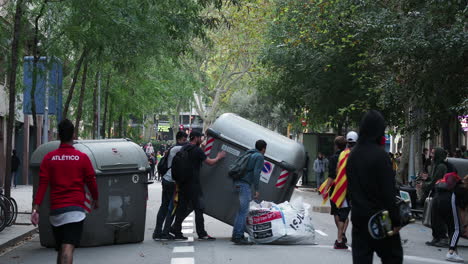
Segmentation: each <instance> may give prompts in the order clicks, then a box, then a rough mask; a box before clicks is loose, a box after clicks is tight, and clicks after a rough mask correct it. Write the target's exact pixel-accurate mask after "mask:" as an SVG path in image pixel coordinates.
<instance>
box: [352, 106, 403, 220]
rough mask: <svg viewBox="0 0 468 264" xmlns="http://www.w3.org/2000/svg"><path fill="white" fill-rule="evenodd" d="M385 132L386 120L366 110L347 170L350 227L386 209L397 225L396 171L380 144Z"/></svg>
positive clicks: (373, 111) (398, 218) (376, 113)
mask: <svg viewBox="0 0 468 264" xmlns="http://www.w3.org/2000/svg"><path fill="white" fill-rule="evenodd" d="M384 135H385V120H384V118H383V116H382V114H380V113H379V112H377V111H375V110H371V111H369V112H368V113H367V114H365V115H364V117H363V119H362V120H361V124H360V128H359V140H358V142H357V145H356V146H355V147H354V149H353V150H352V152H351V154H350V156H349V159H348V164H347V166H346V174H347V176H348V190H349V194H350V198H351V205H352V210H353V212H352V214H351V221H352V222H353V227H355V228H358V229H367V226H368V221H369V219H370V217H371V216H372V215H373V214H375V213H377V212H378V211H380V210H384V209H385V210H388V211H389V212H390V219H391V220H392V223H393V226H394V227H396V226H399V225H400V216H399V211H398V207H397V205H396V199H395V196H396V188H395V174H394V172H393V169H392V162H391V161H390V158H389V156H388V154H387V153H386V152H385V150H384V148H383V146H382V145H381V144H380V143H381V140H382V137H384Z"/></svg>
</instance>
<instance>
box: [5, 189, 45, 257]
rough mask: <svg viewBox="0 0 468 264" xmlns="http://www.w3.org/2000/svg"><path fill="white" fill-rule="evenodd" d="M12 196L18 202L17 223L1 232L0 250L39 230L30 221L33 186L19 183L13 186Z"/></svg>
mask: <svg viewBox="0 0 468 264" xmlns="http://www.w3.org/2000/svg"><path fill="white" fill-rule="evenodd" d="M11 197H13V198H14V199H15V200H16V203H17V204H18V218H17V219H16V223H14V224H13V225H12V226H9V227H6V228H5V229H3V231H2V232H0V252H1V251H3V250H5V249H6V248H8V247H11V246H13V245H15V244H16V243H18V242H21V241H22V240H24V239H25V238H26V237H28V236H31V235H32V234H34V233H36V232H37V228H36V227H34V226H33V225H32V224H31V222H30V217H31V204H32V186H30V185H18V186H17V187H16V188H12V189H11Z"/></svg>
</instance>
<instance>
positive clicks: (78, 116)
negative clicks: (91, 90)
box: [75, 61, 88, 138]
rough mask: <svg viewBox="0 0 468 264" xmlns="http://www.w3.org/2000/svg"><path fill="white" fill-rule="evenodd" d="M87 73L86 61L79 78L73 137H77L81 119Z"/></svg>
mask: <svg viewBox="0 0 468 264" xmlns="http://www.w3.org/2000/svg"><path fill="white" fill-rule="evenodd" d="M87 74H88V61H86V62H85V65H84V69H83V77H82V79H81V91H80V98H79V101H78V108H77V109H76V120H75V137H76V138H78V136H79V134H78V132H79V127H80V121H81V115H82V114H83V101H84V95H85V90H86V75H87Z"/></svg>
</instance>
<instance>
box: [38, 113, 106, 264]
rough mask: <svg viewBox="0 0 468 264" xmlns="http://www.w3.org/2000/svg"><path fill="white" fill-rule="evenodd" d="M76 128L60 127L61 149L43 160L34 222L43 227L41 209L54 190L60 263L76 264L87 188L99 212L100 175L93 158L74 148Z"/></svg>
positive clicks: (54, 226)
mask: <svg viewBox="0 0 468 264" xmlns="http://www.w3.org/2000/svg"><path fill="white" fill-rule="evenodd" d="M73 130H74V126H73V124H72V122H71V121H70V120H68V119H64V120H63V121H61V122H60V123H59V125H58V133H59V138H60V146H59V148H58V149H57V150H54V151H52V152H49V153H48V154H47V155H45V157H44V159H43V160H42V163H41V166H40V170H39V187H38V190H37V193H36V197H35V198H34V202H33V209H32V214H31V222H32V223H33V224H34V225H37V224H38V223H39V214H40V210H39V207H40V205H41V203H42V201H43V199H44V195H45V193H46V191H47V188H48V187H50V216H49V221H50V224H51V225H52V231H53V235H54V238H55V247H56V250H57V251H58V255H57V263H60V264H70V263H73V252H74V250H75V248H76V247H77V246H78V245H79V243H80V239H81V234H82V231H83V222H84V219H85V217H86V214H85V210H88V208H87V207H86V205H85V200H86V194H85V185H86V186H87V187H88V189H89V191H90V192H91V196H92V198H93V201H92V207H93V208H94V209H97V208H98V197H99V195H98V187H97V184H96V175H95V171H94V169H93V166H92V164H91V161H90V159H89V157H88V156H87V155H86V154H85V153H83V152H80V151H78V150H76V149H75V148H74V147H73Z"/></svg>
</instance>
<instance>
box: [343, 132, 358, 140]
mask: <svg viewBox="0 0 468 264" xmlns="http://www.w3.org/2000/svg"><path fill="white" fill-rule="evenodd" d="M346 140H347V141H348V142H353V143H356V142H357V140H358V134H357V133H356V132H354V131H349V132H348V134H346Z"/></svg>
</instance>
